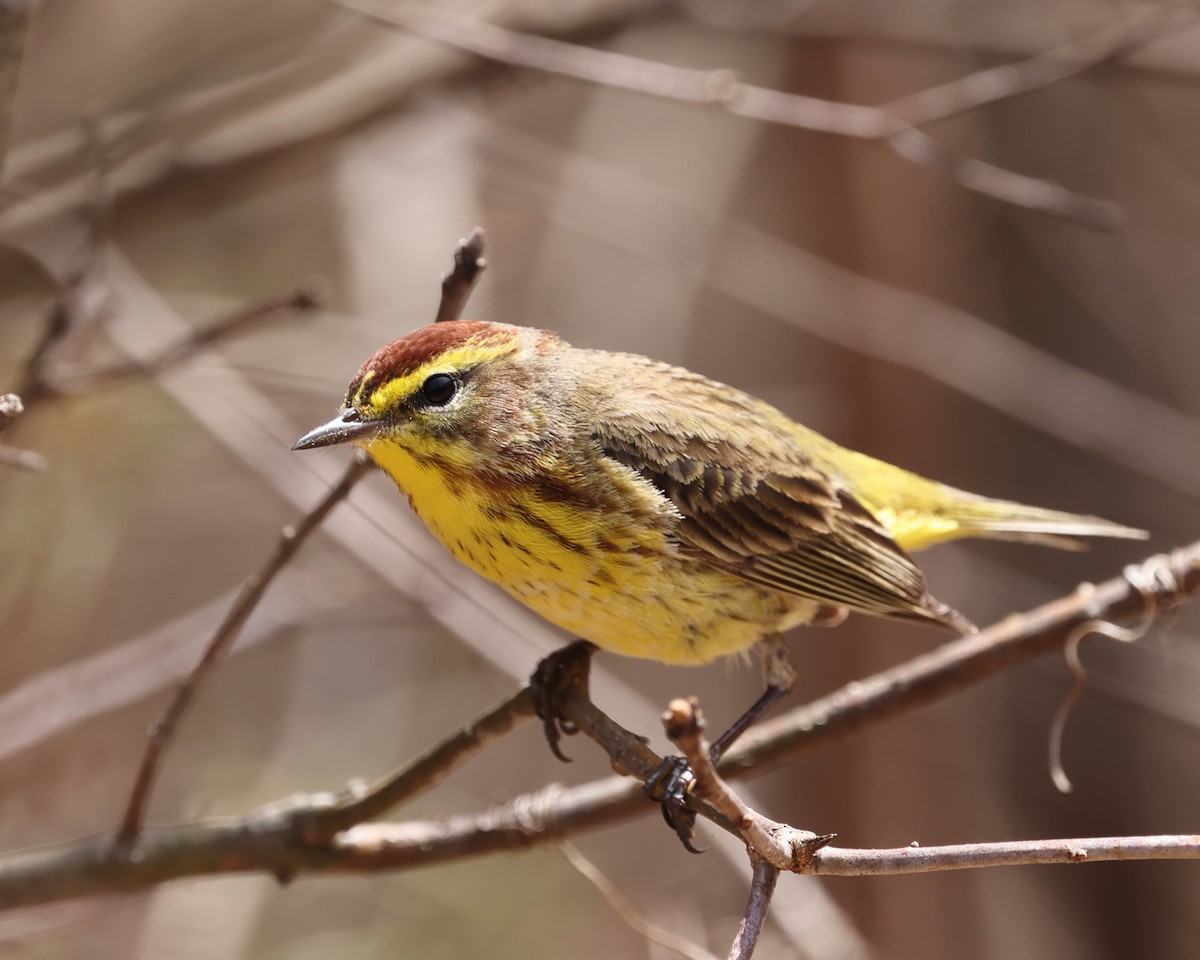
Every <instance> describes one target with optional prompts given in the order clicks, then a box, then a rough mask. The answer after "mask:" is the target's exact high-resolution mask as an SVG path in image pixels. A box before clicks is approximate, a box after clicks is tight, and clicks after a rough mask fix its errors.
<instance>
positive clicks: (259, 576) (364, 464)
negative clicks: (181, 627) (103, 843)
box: [116, 453, 371, 848]
mask: <svg viewBox="0 0 1200 960" xmlns="http://www.w3.org/2000/svg"><path fill="white" fill-rule="evenodd" d="M370 468H371V462H370V460H368V459H367V457H366V454H362V453H360V454H358V455H356V456H355V458H354V460H353V461H352V462H351V464H350V466H349V467H347V468H346V472H345V473H344V474H343V475H342V479H341V480H340V481H339V482H338V483H336V484H334V486H333V487H331V488H330V489H329V491H328V493H326V494H325V496H324V497H323V498H322V499H321V501H320V502H319V503H317V505H316V506H315V507H313V509H312V510H311V511H309V512H308V513H307V514H305V515H304V516H303V517H301V519H300V521H299V523H297V524H296V525H295V526H294V527H285V528H284V530H283V533H282V534H281V535H280V537H279V542H278V543H277V544H276V545H275V549H274V551H272V553H271V555H270V556H269V557H268V558H267V560H266V562H265V563H264V564H263V565H262V567H261V568H260V569H259V570H258V572H257V573H255V574H253V575H252V576H251V577H250V578H249V579H248V580H247V581H246V582H245V584H244V585H243V586H242V589H241V591H240V592H239V593H238V596H237V598H236V599H235V600H234V603H233V606H232V607H231V608H230V610H229V613H228V614H226V616H225V619H224V620H223V621H222V622H221V624H220V626H218V627H217V629H216V632H215V633H213V635H212V638H211V639H210V640H209V642H208V645H207V646H206V647H205V648H204V653H203V654H202V655H201V657H200V659H199V661H198V662H197V663H196V666H195V667H194V668H193V670H192V672H191V673H190V674H188V676H187V677H185V678H184V679H183V681H182V682H181V683H180V684H179V687H178V689H177V690H176V691H175V696H174V697H173V698H172V700H171V702H170V703H169V704H168V705H167V707H166V709H165V710H163V712H162V713H161V714H160V715H159V717H158V720H157V721H155V723H154V726H153V728H151V731H150V740H149V743H148V745H147V747H146V752H145V754H144V755H143V756H142V762H141V765H140V766H139V767H138V773H137V777H136V778H135V780H134V785H133V790H132V791H131V793H130V796H129V801H128V803H127V805H126V807H125V813H124V816H123V817H122V818H121V826H120V829H119V830H118V831H117V835H116V846H117V847H120V848H131V847H132V846H133V844H134V843H135V842H136V840H137V839H138V835H139V834H140V833H141V830H142V824H143V821H144V819H145V815H146V807H147V805H148V804H149V802H150V797H151V795H152V793H153V791H154V784H155V781H156V780H157V778H158V770H159V767H160V766H161V764H162V757H163V753H164V751H165V750H166V749H167V746H168V745H169V744H170V742H171V737H172V736H173V735H174V733H175V730H176V729H177V728H178V726H179V722H180V721H181V720H182V719H183V715H184V713H185V712H186V711H187V708H188V705H189V704H190V703H191V701H192V698H193V697H194V696H195V695H196V692H197V690H199V688H200V685H201V684H202V683H203V682H204V680H205V679H206V678H207V677H208V676H209V674H211V673H212V671H213V670H214V669H215V668H216V665H217V663H218V662H219V661H220V659H221V657H222V656H223V655H224V654H225V652H226V651H227V650H228V649H229V647H230V646H231V645H232V644H233V641H234V640H236V639H237V636H238V634H239V633H240V632H241V629H242V627H243V626H244V625H245V623H246V621H247V620H248V619H249V617H250V614H251V613H253V612H254V608H255V607H256V606H257V605H258V602H259V600H261V599H262V597H263V594H264V593H266V591H267V588H268V587H269V586H270V585H271V581H272V580H274V579H275V577H276V576H277V575H278V574H279V572H280V571H281V570H282V569H283V568H284V567H285V566H286V565H287V563H288V561H290V560H291V559H292V557H294V556H295V555H296V552H297V551H298V550H299V549H300V547H301V546H302V545H303V544H304V541H305V540H307V539H308V537H309V535H310V534H311V533H312V532H313V531H314V530H316V529H317V527H319V526H320V525H321V521H323V520H324V519H325V518H326V517H327V516H328V515H329V514H330V512H331V511H332V510H333V508H334V507H336V506H337V505H338V504H339V503H341V502H342V501H343V500H345V499H346V497H347V496H349V495H350V491H351V490H353V489H354V485H355V484H356V483H358V481H359V480H361V479H362V478H363V477H364V476H365V475H366V473H367V471H368V470H370Z"/></svg>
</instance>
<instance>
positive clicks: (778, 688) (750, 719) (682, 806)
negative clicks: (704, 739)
mask: <svg viewBox="0 0 1200 960" xmlns="http://www.w3.org/2000/svg"><path fill="white" fill-rule="evenodd" d="M759 654H760V655H761V657H762V665H763V679H764V681H765V683H766V690H764V691H763V694H762V696H761V697H759V698H758V699H757V700H755V701H754V703H753V704H751V706H750V709H749V710H747V711H746V712H745V713H743V714H742V715H741V716H740V717H738V718H737V719H736V720H735V721H734V722H733V723H732V724H731V725H730V727H729V729H728V730H726V731H725V732H724V733H723V734H721V735H720V736H719V737H717V739H716V740H714V741H713V743H712V746H710V747H709V748H708V756H709V758H710V759H711V760H712V762H713V764H714V765H715V764H717V763H718V762H720V760H721V758H722V757H723V756H725V752H726V751H727V750H728V749H729V748H730V747H731V746H733V744H734V742H735V741H736V740H737V739H738V737H740V736H741V735H742V734H743V733H745V732H746V730H748V729H749V728H750V727H751V726H752V725H753V724H754V723H756V722H757V721H758V720H759V719H761V718H762V716H763V715H764V714H765V713H766V712H767V711H768V710H770V709H771V708H772V707H773V706H775V704H776V703H778V702H779V701H780V700H782V699H783V698H784V697H785V696H786V695H787V694H788V693H789V692H790V691H791V689H792V687H793V686H794V685H795V683H796V676H797V673H798V668H797V665H796V659H795V657H793V656H792V651H791V650H789V649H788V646H787V644H786V643H784V641H783V636H782V635H781V634H778V633H773V634H770V635H769V636H766V637H764V638H763V640H762V642H761V643H760V645H759ZM695 779H696V778H695V776H694V775H693V773H692V770H691V767H690V766H689V765H688V762H687V760H686V759H685V758H684V757H665V758H664V759H663V762H662V765H661V766H660V767H659V768H658V769H657V770H655V771H654V773H653V775H652V776H651V777H650V779H648V780H647V781H646V786H645V791H646V795H647V796H649V797H650V798H651V799H652V800H657V801H658V802H659V803H660V804H662V812H663V819H664V820H666V821H667V826H669V827H670V828H671V829H672V830H674V831H675V835H676V836H677V837H679V839H680V842H682V843H683V845H684V847H686V848H687V849H688V851H690V852H691V853H699V852H700V851H699V850H697V849H696V848H695V847H694V846H693V845H692V840H693V839H695V835H696V833H695V825H696V814H695V813H693V812H692V811H691V810H690V809H689V808H688V805H687V795H688V791H689V790H690V789H691V786H692V783H693V782H694V781H695Z"/></svg>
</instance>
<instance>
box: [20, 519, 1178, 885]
mask: <svg viewBox="0 0 1200 960" xmlns="http://www.w3.org/2000/svg"><path fill="white" fill-rule="evenodd" d="M1127 577H1128V578H1126V577H1118V578H1115V579H1113V580H1110V581H1107V582H1106V583H1103V584H1100V585H1099V586H1096V587H1094V588H1092V589H1090V590H1087V591H1077V592H1076V593H1075V594H1073V595H1072V596H1070V597H1066V598H1064V599H1061V600H1058V601H1055V602H1053V603H1051V604H1047V605H1046V606H1044V607H1041V608H1039V609H1037V610H1034V611H1031V612H1029V613H1026V614H1023V615H1019V616H1011V617H1008V618H1006V620H1005V621H1004V622H1002V623H1000V624H998V625H996V626H994V627H992V628H990V629H988V630H986V631H984V633H983V634H981V635H980V636H979V637H978V638H976V639H975V641H973V642H978V641H982V643H980V644H979V645H978V647H977V648H976V650H975V652H974V654H968V653H967V652H966V651H964V650H963V648H962V644H961V643H956V644H950V645H949V647H948V648H947V649H949V650H951V651H957V652H955V653H954V654H953V655H952V656H950V657H947V658H943V657H940V656H938V655H936V654H935V655H931V656H929V657H921V658H918V659H917V660H916V661H914V663H913V664H912V665H907V666H906V667H905V668H901V669H899V670H893V671H887V672H886V673H884V674H881V675H879V676H877V677H874V678H868V679H866V680H864V681H859V682H856V683H854V684H851V685H850V686H848V687H847V688H845V689H843V690H842V691H840V692H839V693H837V694H835V695H833V696H832V697H828V698H825V699H824V700H822V701H818V703H817V704H815V705H810V706H809V707H802V708H800V709H799V710H796V711H792V712H791V713H790V714H789V715H787V716H786V717H783V718H780V720H779V721H775V722H773V723H768V724H764V725H762V727H761V728H752V729H751V730H750V731H748V732H747V733H746V734H745V736H744V738H743V739H744V740H745V741H750V742H749V743H747V745H746V746H745V747H741V746H739V747H738V748H736V749H734V750H731V751H730V753H729V754H728V755H727V757H726V759H725V762H724V763H723V764H722V767H721V769H722V775H723V776H724V777H726V778H729V779H734V778H737V777H741V776H746V775H748V774H750V773H751V772H757V771H758V770H761V769H762V768H763V767H764V766H765V765H767V764H769V763H776V762H779V761H780V760H782V759H783V758H784V756H785V755H787V756H794V755H795V754H797V753H799V752H800V751H801V750H803V749H806V748H808V747H811V746H814V745H816V744H818V743H822V742H824V741H826V740H828V739H829V738H830V737H832V736H842V735H845V734H846V733H847V732H849V731H850V730H854V729H857V728H859V727H862V726H864V725H866V724H867V723H868V722H875V721H878V720H881V719H883V718H886V717H890V716H894V715H896V714H897V713H899V712H901V711H903V710H907V709H911V708H913V707H916V706H919V705H921V704H924V703H926V702H929V701H930V700H932V699H935V698H936V697H940V696H945V695H947V694H949V693H951V692H953V691H955V690H958V689H961V688H962V687H964V686H966V685H968V684H970V683H974V682H978V681H979V680H982V679H984V678H985V677H988V676H992V675H994V674H996V673H998V672H1000V671H1001V670H1003V669H1005V668H1007V667H1009V666H1012V665H1014V664H1016V663H1019V662H1022V661H1024V660H1027V659H1030V658H1032V657H1034V656H1037V655H1039V654H1041V653H1044V652H1046V651H1047V650H1050V649H1054V648H1055V647H1057V646H1061V645H1062V644H1063V643H1064V642H1065V641H1066V640H1067V638H1068V637H1069V636H1070V635H1071V633H1072V632H1073V631H1074V630H1075V629H1077V628H1078V626H1079V625H1080V624H1081V623H1087V622H1089V621H1092V620H1096V621H1103V622H1114V621H1120V622H1129V621H1131V620H1137V619H1139V618H1141V617H1143V616H1145V615H1147V613H1153V614H1157V615H1161V614H1163V613H1166V612H1168V611H1169V610H1170V609H1172V608H1173V607H1175V606H1178V605H1179V604H1181V603H1182V602H1184V601H1185V600H1186V599H1187V598H1188V597H1189V596H1191V595H1192V594H1194V593H1196V592H1197V591H1200V543H1194V544H1192V545H1190V546H1188V547H1186V548H1183V549H1180V550H1177V551H1175V552H1174V553H1173V554H1171V555H1170V556H1169V557H1154V558H1151V559H1150V560H1147V561H1146V562H1144V563H1143V564H1141V565H1139V566H1137V567H1131V568H1129V570H1128V573H1127ZM1131 581H1133V582H1131ZM1135 584H1136V585H1135ZM989 647H990V648H992V649H988V648H989ZM860 688H862V689H861V690H860ZM562 707H563V708H564V715H565V719H567V720H569V721H570V722H571V723H573V724H575V725H576V726H577V727H579V728H580V729H581V730H582V731H584V732H586V733H587V734H588V735H589V736H591V737H593V738H596V739H598V740H600V741H602V742H603V743H604V744H605V745H606V746H605V749H606V750H607V751H608V752H609V753H610V756H614V757H615V758H617V759H615V760H614V766H615V767H616V768H617V769H619V770H620V771H621V772H623V773H627V774H629V775H632V776H635V777H638V778H639V779H642V780H644V779H645V778H647V777H649V776H650V774H651V773H653V772H654V770H656V769H657V767H658V766H659V764H660V762H661V758H659V757H658V756H657V755H656V754H655V753H654V751H653V750H650V748H649V747H647V746H646V745H645V744H643V743H641V742H640V741H638V740H637V738H636V737H635V736H633V734H631V733H629V731H625V730H622V728H621V727H620V726H619V725H618V724H615V723H614V722H613V721H611V720H610V719H609V718H607V717H605V716H604V714H603V713H602V712H601V711H599V710H598V709H597V708H596V707H595V706H594V705H592V704H591V703H590V702H583V703H579V702H575V701H573V700H564V702H563V703H562ZM768 730H769V731H770V732H771V733H770V736H769V737H768V736H765V735H764V732H766V731H768ZM750 762H754V763H757V767H756V768H755V770H753V771H752V770H750V769H749V768H748V767H746V766H744V764H746V763H750ZM335 804H336V798H330V797H329V796H328V795H324V796H320V797H299V798H296V799H294V800H290V801H287V802H286V803H282V804H275V805H272V806H270V807H267V808H264V809H261V810H259V811H256V812H254V813H251V814H249V815H247V816H244V817H240V818H233V819H223V820H214V821H201V822H198V823H190V824H181V825H176V826H171V827H159V828H151V829H146V830H144V831H142V832H141V833H140V835H139V838H138V840H139V842H138V844H137V845H136V847H131V846H130V845H128V844H125V843H120V842H118V838H117V837H116V836H115V835H104V836H99V837H93V838H90V839H85V840H81V841H76V842H72V843H65V844H60V845H58V846H54V847H47V848H43V849H38V850H30V851H22V852H17V853H12V854H9V855H7V856H5V857H2V858H0V907H2V908H12V907H18V906H26V905H29V904H34V903H46V902H51V901H55V900H63V899H70V898H73V897H80V896H89V895H95V894H100V893H113V892H122V891H124V892H130V891H135V890H145V889H148V888H149V887H151V886H154V885H155V884H158V883H162V882H165V881H167V880H173V879H178V878H181V877H188V876H200V875H212V874H220V873H239V872H248V871H267V872H270V873H274V874H276V875H278V876H281V877H287V876H291V875H293V874H296V873H301V872H318V871H324V872H328V871H339V872H369V871H379V870H397V869H412V868H415V867H420V866H430V865H433V864H436V863H445V862H448V861H451V860H458V859H462V858H464V857H474V856H482V855H484V854H487V853H492V852H498V851H505V850H519V849H527V848H529V847H533V846H538V845H542V844H546V843H553V842H557V841H558V840H560V839H561V838H562V837H564V836H567V835H569V834H572V833H575V832H578V831H580V830H585V829H589V828H592V827H596V826H600V825H602V824H605V823H611V822H613V821H614V820H617V819H622V818H625V817H628V816H631V815H635V814H637V813H641V812H644V811H647V810H648V809H650V808H649V805H648V804H647V803H646V801H645V798H644V796H643V795H642V790H641V784H640V783H635V782H631V781H630V780H629V779H624V778H615V777H614V778H608V779H605V780H601V781H597V782H594V783H589V784H584V785H582V786H578V787H574V788H571V789H563V788H560V787H551V788H547V789H546V790H543V791H542V792H540V793H537V794H531V795H527V796H523V797H518V798H516V799H514V800H512V801H510V802H509V803H507V804H504V805H503V806H500V807H496V808H494V809H491V810H488V811H486V812H484V813H480V814H476V815H469V816H468V815H463V816H454V817H448V818H444V819H441V820H437V821H426V822H410V823H395V824H391V823H389V824H378V823H371V824H362V825H359V826H356V827H353V828H351V829H350V830H347V831H345V832H344V833H341V834H339V835H337V836H336V837H334V838H333V839H332V840H331V841H329V842H327V843H319V844H315V845H314V844H312V843H309V842H308V840H307V833H308V827H309V825H310V824H311V823H312V822H313V820H314V817H319V813H320V811H321V810H322V809H327V808H329V807H331V806H333V805H335ZM697 809H699V810H700V812H701V813H703V814H704V815H705V816H712V817H713V819H714V821H715V822H718V823H721V824H722V825H725V826H730V827H731V826H732V825H731V824H728V821H726V820H725V818H723V817H721V816H719V814H716V812H715V811H712V808H711V807H708V806H699V805H698V807H697ZM710 811H712V812H711V813H710ZM318 822H319V821H318ZM872 857H873V858H875V862H872V861H871V859H870V858H872ZM1184 858H1186V859H1193V858H1200V837H1197V836H1195V835H1190V836H1160V837H1133V838H1129V837H1125V838H1111V837H1110V838H1098V839H1085V840H1057V841H1033V842H1017V843H1002V844H983V845H976V844H970V845H963V846H954V847H945V848H934V847H926V848H904V849H901V850H887V851H855V850H842V849H831V848H826V849H825V850H822V851H821V852H820V853H818V854H817V855H816V857H814V858H813V865H812V870H813V871H814V872H820V873H830V874H832V873H842V874H847V875H850V874H855V873H862V872H866V870H868V869H870V870H871V871H873V872H903V873H909V872H921V871H927V870H933V869H963V868H969V867H977V866H984V865H1001V864H1015V863H1048V862H1054V863H1058V862H1061V863H1080V862H1095V861H1098V860H1119V859H1184Z"/></svg>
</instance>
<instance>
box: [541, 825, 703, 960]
mask: <svg viewBox="0 0 1200 960" xmlns="http://www.w3.org/2000/svg"><path fill="white" fill-rule="evenodd" d="M558 850H559V852H560V853H561V854H562V855H563V856H564V857H566V859H567V862H568V863H569V864H570V865H571V866H572V867H574V868H575V870H576V871H578V873H579V874H580V875H581V876H582V877H583V878H584V879H585V880H587V881H588V882H589V883H590V884H591V885H592V886H593V887H595V888H596V889H597V890H599V891H600V895H601V896H602V897H604V899H605V900H607V901H608V905H609V906H610V907H612V908H613V912H614V913H616V915H617V916H618V917H620V918H621V919H622V920H624V921H625V923H626V925H627V926H629V927H631V928H633V930H634V931H635V932H637V933H638V934H640V935H641V936H643V937H645V938H646V939H647V940H649V941H650V942H651V943H657V944H658V945H659V946H660V947H664V948H666V949H667V950H670V951H672V952H673V953H678V954H679V955H680V956H684V957H688V958H689V960H716V957H715V956H714V955H713V954H711V953H709V952H708V951H707V950H705V949H704V948H703V947H702V946H700V945H699V944H697V943H692V941H690V940H686V939H684V938H683V937H680V936H678V935H677V934H674V933H672V932H671V931H670V930H667V929H665V928H663V927H660V926H658V924H655V923H651V922H650V921H649V920H647V919H645V918H644V917H643V916H641V914H639V913H638V912H637V910H635V909H634V908H633V905H632V904H631V903H630V902H629V901H628V900H626V899H625V898H624V897H622V896H621V894H620V891H618V890H617V888H616V886H614V885H613V883H612V881H610V880H609V879H608V878H607V877H606V876H605V875H604V874H603V873H601V872H600V868H599V867H597V866H596V865H595V864H594V863H592V861H591V860H589V859H588V858H587V857H585V856H584V855H583V854H582V853H581V852H580V851H579V848H578V847H575V846H574V845H572V844H570V843H568V842H567V841H565V840H564V841H563V842H561V843H560V844H559V845H558Z"/></svg>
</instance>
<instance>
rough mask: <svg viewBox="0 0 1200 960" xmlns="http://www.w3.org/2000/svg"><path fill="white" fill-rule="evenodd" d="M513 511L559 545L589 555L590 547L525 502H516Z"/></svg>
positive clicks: (582, 554)
mask: <svg viewBox="0 0 1200 960" xmlns="http://www.w3.org/2000/svg"><path fill="white" fill-rule="evenodd" d="M513 512H514V513H516V514H517V516H518V517H520V518H521V520H522V522H524V523H526V524H528V525H529V526H531V527H535V528H536V529H538V530H540V531H541V532H542V533H544V534H545V535H546V536H548V537H549V538H550V539H551V540H553V541H554V542H555V543H557V544H558V545H559V546H561V547H563V548H565V549H567V550H570V551H572V552H573V553H578V554H580V555H581V556H587V555H588V548H587V547H586V546H585V545H584V544H582V543H578V542H577V541H575V540H572V539H571V538H570V537H568V536H566V535H565V534H563V533H562V532H561V531H559V530H558V529H557V528H556V527H555V526H554V525H553V524H552V523H550V522H549V521H547V520H544V519H542V518H541V517H539V516H538V515H537V514H536V513H534V512H533V511H532V510H530V509H529V508H528V507H527V506H525V504H523V503H514V504H513ZM542 559H543V562H546V561H545V558H542Z"/></svg>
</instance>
